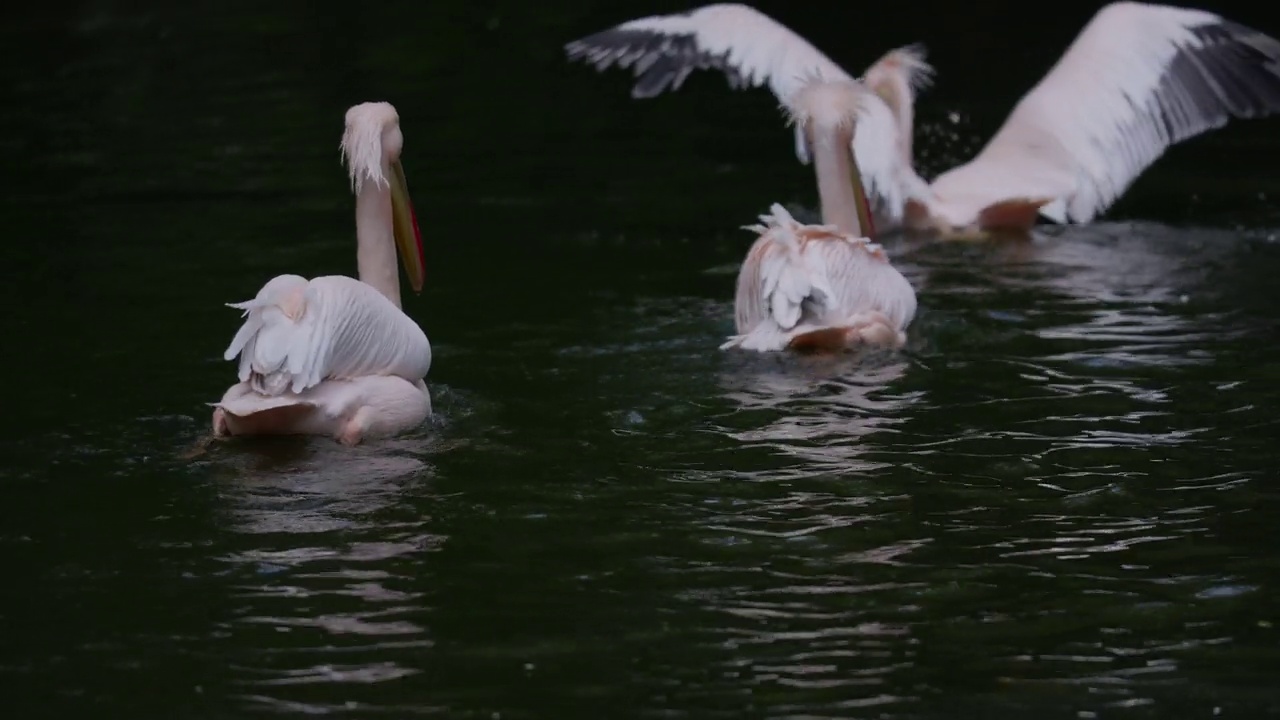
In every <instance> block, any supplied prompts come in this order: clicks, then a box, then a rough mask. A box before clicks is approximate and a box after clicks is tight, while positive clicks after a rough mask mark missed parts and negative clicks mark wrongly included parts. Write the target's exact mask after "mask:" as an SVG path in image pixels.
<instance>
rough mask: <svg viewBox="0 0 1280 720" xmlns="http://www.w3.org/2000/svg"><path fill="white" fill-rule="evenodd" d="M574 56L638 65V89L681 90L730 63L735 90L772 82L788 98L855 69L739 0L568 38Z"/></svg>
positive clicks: (649, 93)
mask: <svg viewBox="0 0 1280 720" xmlns="http://www.w3.org/2000/svg"><path fill="white" fill-rule="evenodd" d="M565 51H566V52H567V53H568V56H569V59H570V60H577V59H581V60H584V61H586V62H588V63H590V64H591V65H594V66H595V68H596V69H597V70H600V71H603V70H605V69H607V68H608V67H610V66H611V65H617V66H618V67H620V68H623V69H626V68H632V69H633V72H634V74H635V77H636V84H635V87H633V88H632V89H631V96H632V97H635V98H648V97H653V96H655V95H658V94H660V93H662V92H663V91H665V90H667V89H668V88H670V89H672V90H675V89H678V88H679V87H680V85H681V84H682V83H684V80H685V78H686V77H687V76H688V75H689V73H690V72H692V71H694V70H701V69H714V70H720V71H722V72H723V73H724V74H725V75H726V76H728V78H729V85H730V87H732V88H734V89H735V90H737V89H741V88H747V87H759V86H760V85H763V84H766V83H767V84H768V85H769V89H770V90H772V91H773V94H774V95H775V96H777V98H778V99H779V100H780V101H784V102H785V101H786V99H787V98H788V97H790V95H791V93H792V92H794V91H795V90H796V89H797V88H798V87H799V85H800V84H801V82H802V79H803V78H806V77H813V76H817V77H821V78H823V79H827V80H849V79H852V78H850V76H849V74H848V73H846V72H845V71H844V70H843V69H842V68H841V67H840V66H839V65H836V64H835V63H834V62H832V61H831V60H830V58H828V57H827V56H826V55H823V54H822V53H821V52H819V51H818V49H817V48H815V47H813V46H812V45H810V44H809V43H808V41H806V40H805V39H804V38H802V37H800V36H799V35H797V34H795V33H794V32H792V31H791V30H790V29H788V28H787V27H785V26H783V25H782V24H780V23H778V22H777V21H776V20H774V19H773V18H771V17H769V16H768V15H765V14H764V13H762V12H760V11H758V10H755V9H754V8H750V7H747V6H746V5H738V4H735V3H722V4H716V5H706V6H704V7H700V8H698V9H696V10H691V11H689V12H687V13H681V14H679V15H654V16H651V17H644V18H639V19H637V20H630V21H628V22H624V23H622V24H621V25H616V26H614V27H612V28H609V29H608V30H604V31H601V32H598V33H595V34H594V35H588V36H587V37H584V38H581V39H579V40H574V41H573V42H571V43H568V44H567V45H565Z"/></svg>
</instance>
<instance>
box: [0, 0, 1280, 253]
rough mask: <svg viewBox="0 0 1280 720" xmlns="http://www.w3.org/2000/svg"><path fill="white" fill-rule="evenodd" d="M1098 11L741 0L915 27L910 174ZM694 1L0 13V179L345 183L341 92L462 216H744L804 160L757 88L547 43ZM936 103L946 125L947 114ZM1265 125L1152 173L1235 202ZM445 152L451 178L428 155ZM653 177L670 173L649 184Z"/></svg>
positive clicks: (1263, 23)
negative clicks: (927, 67)
mask: <svg viewBox="0 0 1280 720" xmlns="http://www.w3.org/2000/svg"><path fill="white" fill-rule="evenodd" d="M1100 5H1101V3H1088V2H1077V3H1026V2H987V3H965V4H956V3H952V2H888V3H885V2H877V3H871V4H868V3H858V2H845V3H800V2H763V3H757V4H756V7H758V8H759V9H761V10H763V11H764V12H766V13H768V14H770V15H772V16H773V17H775V18H776V19H778V20H779V21H781V22H782V23H784V24H786V25H788V26H790V27H791V28H792V29H794V30H795V31H796V32H798V33H799V34H801V35H803V36H805V37H807V38H808V39H809V40H810V41H811V42H812V43H813V44H814V45H815V46H817V47H818V48H819V49H821V50H822V51H824V52H825V53H827V54H828V55H829V56H830V57H831V58H832V59H834V60H835V61H836V62H838V63H840V64H842V65H843V66H844V67H846V68H848V69H849V70H850V71H851V72H853V73H855V74H860V73H861V72H862V70H863V69H865V68H866V66H867V65H869V64H870V63H871V62H873V61H874V60H875V59H876V58H877V57H879V56H880V55H881V54H882V53H883V52H885V51H886V50H888V49H890V48H891V47H894V46H898V45H901V44H904V43H908V42H923V43H925V44H926V45H927V47H928V49H929V58H930V60H931V61H932V62H933V63H934V65H935V67H936V68H937V69H938V74H937V77H936V82H935V85H934V87H932V88H931V89H930V90H928V91H927V92H926V94H924V95H923V96H922V97H921V98H920V100H919V110H918V113H919V114H918V121H919V125H918V129H917V148H918V152H917V154H918V156H919V157H918V162H919V164H920V165H921V169H922V170H923V173H924V174H925V176H926V177H930V176H932V175H933V174H936V173H937V172H938V171H940V170H941V169H945V167H947V166H950V165H951V164H953V163H957V162H960V161H963V160H964V159H966V158H967V157H970V156H971V154H972V153H973V152H974V151H976V150H977V149H978V148H979V147H980V144H981V142H983V141H985V139H986V138H988V137H990V135H991V133H992V132H993V131H994V130H995V129H996V128H997V127H998V124H999V122H1000V121H1001V120H1002V119H1003V117H1004V116H1005V114H1006V113H1007V112H1008V110H1009V109H1010V107H1011V106H1012V104H1013V102H1014V101H1015V100H1016V98H1017V97H1018V96H1019V95H1020V94H1022V93H1023V92H1025V91H1027V90H1028V89H1030V87H1031V86H1032V85H1033V84H1034V83H1035V82H1036V81H1037V79H1038V78H1040V77H1041V76H1042V75H1043V74H1044V73H1045V72H1047V70H1048V69H1049V68H1050V66H1051V65H1052V63H1053V62H1054V61H1055V60H1056V58H1057V57H1058V56H1059V55H1060V54H1061V53H1062V52H1063V51H1064V50H1065V48H1066V46H1067V45H1068V43H1069V42H1070V41H1071V39H1072V38H1073V37H1074V35H1075V34H1076V33H1077V32H1078V31H1079V29H1080V28H1081V27H1082V26H1083V24H1084V23H1085V22H1086V21H1087V20H1088V19H1089V17H1090V16H1091V15H1092V13H1093V12H1094V11H1095V10H1096V8H1098V7H1099V6H1100ZM690 7H692V5H691V4H689V3H677V2H665V1H656V2H629V1H611V2H589V1H583V2H559V3H555V2H538V3H533V2H483V1H481V2H460V1H451V2H430V3H424V2H376V3H361V4H350V5H345V4H340V3H311V2H280V3H251V2H227V3H215V2H194V3H189V4H187V3H145V2H133V3H125V2H86V3H45V4H35V5H34V6H26V7H23V8H22V9H21V10H20V12H19V13H18V14H14V15H10V16H9V17H8V19H7V21H6V23H5V28H4V29H3V31H0V32H2V33H3V34H2V36H0V38H2V40H3V42H0V48H2V49H0V52H2V53H4V55H3V62H2V63H0V66H2V67H3V71H2V72H3V75H2V77H3V81H2V85H0V86H2V87H3V88H4V90H5V94H6V95H8V99H7V101H6V103H5V106H6V107H7V108H8V109H7V110H6V111H5V112H3V117H2V119H0V131H2V132H0V137H2V138H4V144H3V146H0V149H3V151H4V152H5V153H6V155H7V156H8V157H9V158H10V167H11V169H12V170H13V172H11V173H8V174H7V175H8V177H9V183H8V187H7V188H6V190H7V192H6V195H8V196H9V205H10V206H11V208H12V206H13V205H14V204H15V203H16V204H17V205H19V206H28V205H30V204H31V203H32V202H43V201H47V202H54V203H63V202H66V201H67V200H68V199H69V198H68V191H69V192H70V193H71V197H70V199H74V200H77V201H79V202H81V203H85V202H103V201H114V200H129V199H133V200H146V201H154V200H163V199H175V200H182V199H186V200H192V199H196V198H199V199H200V200H201V201H203V202H204V203H206V208H205V209H208V208H207V204H208V203H209V202H211V201H216V198H217V197H219V196H226V195H228V194H230V195H237V196H244V197H259V198H261V199H263V200H264V201H273V200H274V198H273V197H267V196H266V194H264V192H263V188H264V187H265V186H267V185H270V186H271V187H272V188H273V189H272V191H271V194H272V195H274V194H278V193H279V192H280V189H279V182H277V181H272V182H270V183H268V182H265V181H263V180H262V179H263V177H264V172H265V170H264V168H263V167H262V165H261V163H263V162H265V161H266V160H265V158H268V157H269V158H270V160H271V163H272V164H273V168H272V169H274V170H278V171H279V172H282V173H287V174H288V176H289V178H290V180H289V183H290V184H293V185H294V186H295V187H296V188H297V192H299V193H303V192H307V189H308V188H307V184H308V183H309V182H312V181H313V179H314V181H316V182H323V183H326V185H325V187H326V188H328V187H336V186H338V185H339V184H340V183H341V182H342V177H341V175H340V174H337V173H335V172H334V168H333V167H332V163H333V162H334V161H335V158H336V154H337V153H336V135H335V131H334V129H335V127H337V126H338V125H339V123H340V122H341V118H342V113H343V111H344V109H345V108H346V107H347V106H349V105H351V104H354V103H356V102H360V101H364V100H375V99H385V100H389V101H391V102H393V103H394V104H396V106H397V107H398V108H399V109H400V111H401V116H402V122H403V124H404V127H405V135H406V137H407V139H408V149H407V151H406V152H407V153H409V155H408V162H409V163H411V164H410V165H409V166H408V170H409V173H410V181H411V182H412V183H413V184H414V189H415V194H416V195H417V196H418V199H419V202H422V201H425V200H426V198H427V197H428V196H429V197H431V198H432V199H433V201H436V202H438V203H444V204H447V206H448V207H449V208H450V209H452V210H456V211H459V212H475V211H476V210H478V209H479V208H481V207H490V206H493V205H495V204H496V205H506V206H511V205H512V204H513V203H515V204H520V203H521V202H524V204H525V205H529V204H530V203H529V202H528V200H527V198H528V195H529V194H530V193H531V192H539V191H540V190H541V189H543V188H545V187H547V186H549V185H553V184H554V185H556V186H558V189H559V190H562V191H563V192H558V193H557V196H559V197H563V198H570V197H572V198H574V200H573V203H572V205H573V207H572V209H573V211H574V212H573V214H574V215H575V217H578V218H580V219H581V223H580V225H581V226H582V227H583V228H596V229H608V228H601V227H600V226H601V224H602V223H603V224H608V223H612V222H615V221H616V222H619V223H620V225H621V226H625V227H628V228H631V229H635V228H636V227H637V226H645V225H646V224H651V223H653V222H654V220H653V219H652V218H655V217H658V218H670V219H671V221H672V222H673V223H675V224H677V225H679V224H681V223H689V222H694V223H698V222H701V221H703V220H707V221H708V222H709V219H710V218H715V222H716V223H717V224H720V225H723V224H724V222H725V216H724V215H723V214H721V212H719V211H717V212H708V213H702V212H700V213H698V214H696V215H693V216H690V215H688V214H687V212H686V213H685V214H683V215H682V214H681V212H682V211H681V210H680V209H679V208H678V207H675V206H671V207H668V206H666V205H664V204H663V203H664V200H663V198H670V197H680V198H681V200H682V203H681V205H682V206H684V205H687V203H684V202H683V199H684V198H686V197H687V196H688V194H689V193H696V192H699V190H701V189H703V188H705V184H706V183H707V182H709V181H715V182H721V183H735V182H742V181H744V179H746V178H750V182H751V183H753V184H758V182H757V180H758V179H759V178H760V177H761V176H763V175H768V176H770V177H769V183H770V187H773V188H777V189H779V190H781V191H782V192H783V193H784V194H785V195H787V196H788V197H786V198H769V197H767V193H766V194H757V193H751V196H750V197H743V198H742V201H741V203H734V204H731V205H730V206H728V207H725V208H723V212H724V213H737V214H738V216H742V215H743V214H744V213H747V217H750V216H752V215H754V214H755V213H756V212H758V211H759V210H761V209H763V208H764V207H767V203H768V202H771V201H773V200H774V199H792V198H804V197H805V193H808V192H810V187H809V186H810V185H811V178H810V177H809V176H808V171H807V170H806V169H804V168H802V167H801V166H799V165H798V164H797V163H795V162H794V159H793V158H792V157H791V145H790V135H789V134H788V133H787V132H786V131H785V130H784V129H783V128H782V121H781V117H780V115H779V112H778V109H777V101H776V100H775V99H774V98H773V97H772V96H771V94H770V93H768V92H767V91H766V90H764V89H758V90H754V91H751V92H741V93H731V92H729V91H727V90H726V85H725V81H724V78H723V77H721V76H719V74H718V73H714V72H702V73H695V74H694V75H693V76H691V77H690V78H689V79H688V81H687V82H686V84H685V86H684V88H682V89H681V90H680V91H678V92H676V93H674V94H670V95H666V96H662V97H660V98H657V99H654V100H649V101H633V100H631V99H630V97H629V88H630V85H631V82H630V76H629V74H628V73H624V72H620V71H616V70H614V71H611V72H609V73H606V74H605V75H597V74H596V73H595V72H594V71H593V70H592V69H590V68H589V67H587V66H585V65H581V64H570V63H568V62H566V61H565V60H564V56H563V51H562V46H563V44H564V43H565V42H567V41H569V40H572V39H575V38H578V37H581V36H583V35H586V34H589V33H592V32H595V31H598V30H601V29H604V28H606V27H609V26H611V25H613V24H616V23H618V22H622V21H624V20H627V19H631V18H634V17H638V16H642V15H647V14H660V13H668V12H678V11H682V10H686V9H688V8H690ZM1212 9H1213V10H1215V11H1218V12H1221V13H1224V14H1226V15H1227V16H1228V17H1231V18H1233V19H1235V20H1237V21H1239V22H1242V23H1245V24H1248V25H1252V26H1254V27H1256V28H1259V29H1261V30H1264V31H1267V32H1270V33H1272V34H1280V10H1278V9H1277V8H1276V6H1275V4H1267V3H1248V2H1219V3H1214V4H1213V5H1212ZM1115 71H1120V70H1119V69H1116V70H1115ZM952 113H955V115H954V121H948V120H946V118H947V117H948V115H950V114H952ZM1270 127H1271V126H1270V125H1268V124H1266V123H1236V124H1235V125H1233V126H1231V127H1228V128H1227V129H1226V130H1224V131H1222V132H1218V133H1213V134H1211V136H1210V137H1209V139H1207V140H1206V139H1204V138H1201V139H1198V140H1196V141H1193V142H1191V143H1188V144H1187V145H1188V146H1189V147H1188V148H1187V149H1186V150H1185V151H1182V150H1181V149H1180V152H1177V153H1171V156H1170V157H1167V158H1166V159H1165V160H1164V161H1162V162H1161V163H1160V170H1159V171H1158V173H1157V174H1160V175H1161V176H1162V177H1163V178H1164V179H1165V180H1166V181H1171V182H1176V181H1177V178H1178V177H1179V173H1187V174H1190V175H1191V177H1190V178H1188V179H1189V180H1195V179H1197V178H1199V177H1200V175H1202V171H1201V170H1193V168H1203V167H1204V165H1205V163H1209V164H1213V165H1216V166H1217V167H1219V168H1221V167H1230V168H1234V169H1232V170H1230V171H1226V172H1224V173H1223V175H1224V176H1225V179H1226V180H1227V181H1228V182H1227V185H1218V184H1207V183H1199V185H1200V186H1199V187H1197V188H1195V189H1196V191H1197V192H1199V193H1200V194H1201V195H1202V196H1204V195H1212V193H1213V192H1214V191H1215V188H1216V189H1219V190H1221V191H1223V192H1227V193H1229V194H1230V195H1232V196H1233V197H1234V198H1235V200H1234V205H1233V209H1234V211H1239V210H1241V209H1247V208H1242V207H1241V206H1240V204H1239V197H1240V196H1241V195H1242V191H1244V192H1245V193H1248V191H1253V190H1258V189H1261V190H1267V189H1269V183H1270V182H1271V180H1270V173H1269V172H1262V171H1261V170H1260V169H1259V168H1260V167H1261V165H1260V164H1259V163H1258V162H1257V160H1258V157H1257V155H1258V152H1257V142H1258V141H1259V139H1262V140H1263V141H1265V140H1266V139H1267V138H1270V137H1271V136H1274V135H1275V133H1274V131H1273V130H1272V129H1269V128H1270ZM931 128H933V129H935V130H936V131H935V132H931ZM938 128H941V129H940V130H939V129H938ZM284 138H288V139H287V140H285V139H284ZM1245 146H1249V148H1250V149H1245ZM593 161H594V162H593ZM700 162H705V163H709V164H711V165H719V166H722V168H721V169H722V170H723V171H724V172H723V173H721V176H718V177H715V178H711V177H707V176H705V175H702V174H699V172H698V171H697V170H696V169H693V170H691V169H689V167H690V166H695V167H696V166H697V165H698V163H700ZM157 164H159V165H160V166H158V165H157ZM161 166H162V167H161ZM445 167H447V168H449V170H448V173H447V175H446V174H443V173H441V172H440V171H439V168H445ZM1242 174H1243V175H1251V177H1250V178H1249V180H1248V182H1247V183H1245V186H1244V187H1237V186H1235V185H1232V184H1231V182H1230V181H1231V179H1232V178H1234V177H1236V176H1239V175H1242ZM654 175H657V176H660V177H665V178H666V180H667V182H664V183H662V184H661V186H657V185H655V184H654V183H653V182H652V181H651V179H650V178H652V177H653V176H654ZM55 176H56V178H55ZM1143 179H1144V182H1143V183H1139V185H1138V187H1137V189H1135V191H1134V192H1133V193H1131V197H1130V196H1127V197H1126V199H1125V202H1124V203H1122V204H1121V206H1120V207H1118V208H1116V209H1115V213H1116V214H1118V216H1124V215H1126V214H1127V213H1130V212H1133V211H1135V209H1136V210H1137V211H1141V212H1142V213H1145V214H1148V215H1150V214H1153V213H1154V214H1155V215H1157V216H1164V217H1165V218H1166V219H1168V220H1170V221H1177V220H1182V219H1188V216H1187V215H1186V213H1185V212H1184V210H1185V205H1186V200H1187V199H1188V197H1189V196H1190V194H1191V193H1190V190H1189V189H1187V188H1175V190H1177V191H1178V192H1180V193H1181V194H1176V195H1174V196H1172V197H1164V198H1157V199H1158V200H1162V201H1163V202H1162V203H1157V204H1155V205H1150V206H1147V205H1143V204H1142V203H1143V202H1144V201H1153V202H1154V200H1152V198H1151V197H1150V196H1149V195H1150V194H1149V193H1147V189H1148V188H1147V184H1146V183H1145V181H1146V176H1144V178H1143ZM1153 187H1155V186H1153ZM311 189H315V188H314V186H312V188H311ZM326 192H332V191H331V190H326ZM743 192H744V193H745V192H746V186H744V188H743ZM734 194H735V193H733V192H727V193H722V194H721V195H722V196H733V195H734ZM774 195H777V193H776V192H775V193H774ZM521 198H525V199H524V200H521ZM710 202H717V201H710ZM1133 203H1137V205H1134V204H1133ZM537 204H539V205H546V206H545V207H542V208H541V209H536V208H535V209H529V212H533V213H534V214H535V215H537V213H538V212H540V211H541V210H550V211H551V212H553V213H555V215H554V217H555V218H557V219H560V218H562V216H563V215H564V213H565V211H566V210H568V208H565V207H562V206H557V204H556V202H555V201H551V202H550V203H549V204H544V203H537ZM637 207H641V209H638V210H634V208H637ZM710 209H711V208H708V210H710ZM538 217H539V218H542V216H538ZM1190 219H1192V220H1194V219H1195V218H1190ZM734 225H735V226H736V223H735V224H734Z"/></svg>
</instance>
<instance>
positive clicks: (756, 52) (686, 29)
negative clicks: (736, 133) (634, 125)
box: [565, 3, 930, 222]
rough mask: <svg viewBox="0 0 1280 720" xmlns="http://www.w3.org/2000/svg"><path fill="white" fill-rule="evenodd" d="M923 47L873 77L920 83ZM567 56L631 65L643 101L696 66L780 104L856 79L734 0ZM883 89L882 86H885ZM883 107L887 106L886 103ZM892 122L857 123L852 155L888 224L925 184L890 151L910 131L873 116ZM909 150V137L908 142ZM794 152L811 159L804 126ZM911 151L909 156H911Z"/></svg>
mask: <svg viewBox="0 0 1280 720" xmlns="http://www.w3.org/2000/svg"><path fill="white" fill-rule="evenodd" d="M922 50H923V49H922V47H920V46H914V45H913V46H908V47H906V48H899V49H898V50H897V51H892V52H891V53H889V54H888V55H886V56H885V57H884V58H882V60H881V62H880V63H877V65H876V66H873V69H874V68H876V67H879V68H880V72H879V73H878V74H877V77H882V76H887V75H889V74H890V72H892V73H893V74H894V76H895V77H898V76H900V77H901V78H903V79H905V80H906V82H907V84H908V86H909V87H911V88H918V87H920V86H921V83H922V82H923V81H924V78H925V77H926V76H927V75H928V73H929V72H930V70H929V69H928V66H927V65H926V64H924V60H923V54H922ZM565 51H566V53H567V54H568V56H569V59H570V60H577V59H581V60H584V61H585V62H587V63H590V64H591V65H593V66H594V67H595V68H596V69H597V70H600V71H603V70H605V69H607V68H609V67H610V66H613V65H617V66H618V67H620V68H624V69H625V68H632V70H633V73H634V75H635V77H636V84H635V86H634V87H633V88H632V90H631V95H632V97H635V98H648V97H653V96H655V95H658V94H660V93H662V92H663V91H665V90H667V89H668V88H670V89H673V90H674V89H678V88H679V87H680V85H681V84H682V83H683V82H684V80H685V78H686V77H687V76H688V74H689V73H690V72H692V71H694V70H699V69H715V70H720V71H722V72H723V73H725V75H726V76H727V77H728V79H729V85H730V87H732V88H734V89H741V88H747V87H759V86H761V85H765V84H767V85H768V86H769V89H770V90H771V91H772V92H773V94H774V96H775V97H776V98H777V99H778V101H779V102H780V103H782V105H783V106H784V107H789V103H790V101H791V100H792V98H793V97H794V96H795V94H796V92H797V91H798V90H800V89H801V88H803V87H804V86H805V85H806V84H807V83H809V82H812V81H814V80H845V81H853V78H852V77H851V76H850V75H849V74H848V73H847V72H845V71H844V69H842V68H841V67H840V66H839V65H837V64H835V63H834V62H832V61H831V59H830V58H828V57H827V56H826V55H824V54H822V52H820V51H819V50H818V49H817V48H815V47H813V46H812V45H810V44H809V42H808V41H807V40H805V39H804V38H802V37H800V36H799V35H797V34H796V33H794V32H792V31H791V30H790V29H789V28H787V27H786V26H784V25H782V24H781V23H779V22H777V21H776V20H774V19H773V18H771V17H769V16H768V15H765V14H764V13H762V12H760V11H758V10H755V9H753V8H750V7H747V6H746V5H738V4H732V3H723V4H716V5H706V6H704V7H701V8H698V9H696V10H691V11H689V12H687V13H683V14H679V15H655V16H651V17H644V18H639V19H637V20H630V21H628V22H625V23H622V24H620V25H616V26H614V27H612V28H609V29H608V30H603V31H601V32H598V33H595V34H594V35H589V36H587V37H584V38H581V39H579V40H574V41H573V42H570V43H568V44H567V45H565ZM886 86H887V85H886ZM885 107H886V108H887V107H888V106H887V105H886V106H885ZM878 119H885V120H889V121H891V123H892V121H894V120H895V118H894V115H893V111H890V112H887V113H884V114H883V115H881V116H880V117H877V118H872V119H870V120H868V121H867V123H866V124H865V125H860V127H859V130H858V132H857V133H856V135H855V136H854V143H853V147H854V154H855V156H856V157H857V160H858V166H859V169H860V170H861V172H862V176H863V182H864V183H865V185H866V190H867V195H868V197H869V198H870V200H871V202H872V203H873V205H874V206H875V207H876V209H877V210H878V211H880V212H881V213H882V214H883V215H885V216H887V218H888V219H889V220H891V221H892V222H896V221H897V220H898V219H899V218H900V217H901V212H902V205H903V202H904V193H905V194H906V195H911V194H913V193H916V192H918V191H920V190H922V189H923V188H924V187H925V186H924V183H923V181H921V180H919V177H918V176H917V175H916V174H915V172H914V171H913V170H912V169H911V167H910V165H909V163H910V158H909V157H907V158H906V164H905V165H904V163H903V162H901V161H900V160H899V158H898V157H897V156H895V155H894V153H893V152H892V149H893V148H898V147H900V146H902V145H903V144H904V143H903V142H902V141H901V140H900V133H901V132H906V133H910V132H911V129H910V128H906V129H905V130H903V129H901V128H898V127H897V126H896V125H894V124H884V123H877V122H876V120H878ZM905 145H906V147H907V148H909V147H910V141H909V140H908V141H907V142H906V143H905ZM795 151H796V157H797V158H798V159H799V160H800V161H801V162H802V163H806V164H807V163H808V162H809V160H810V158H809V151H808V146H807V141H806V140H805V137H804V133H803V131H802V130H801V129H800V128H799V127H796V129H795ZM908 156H909V153H908Z"/></svg>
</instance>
